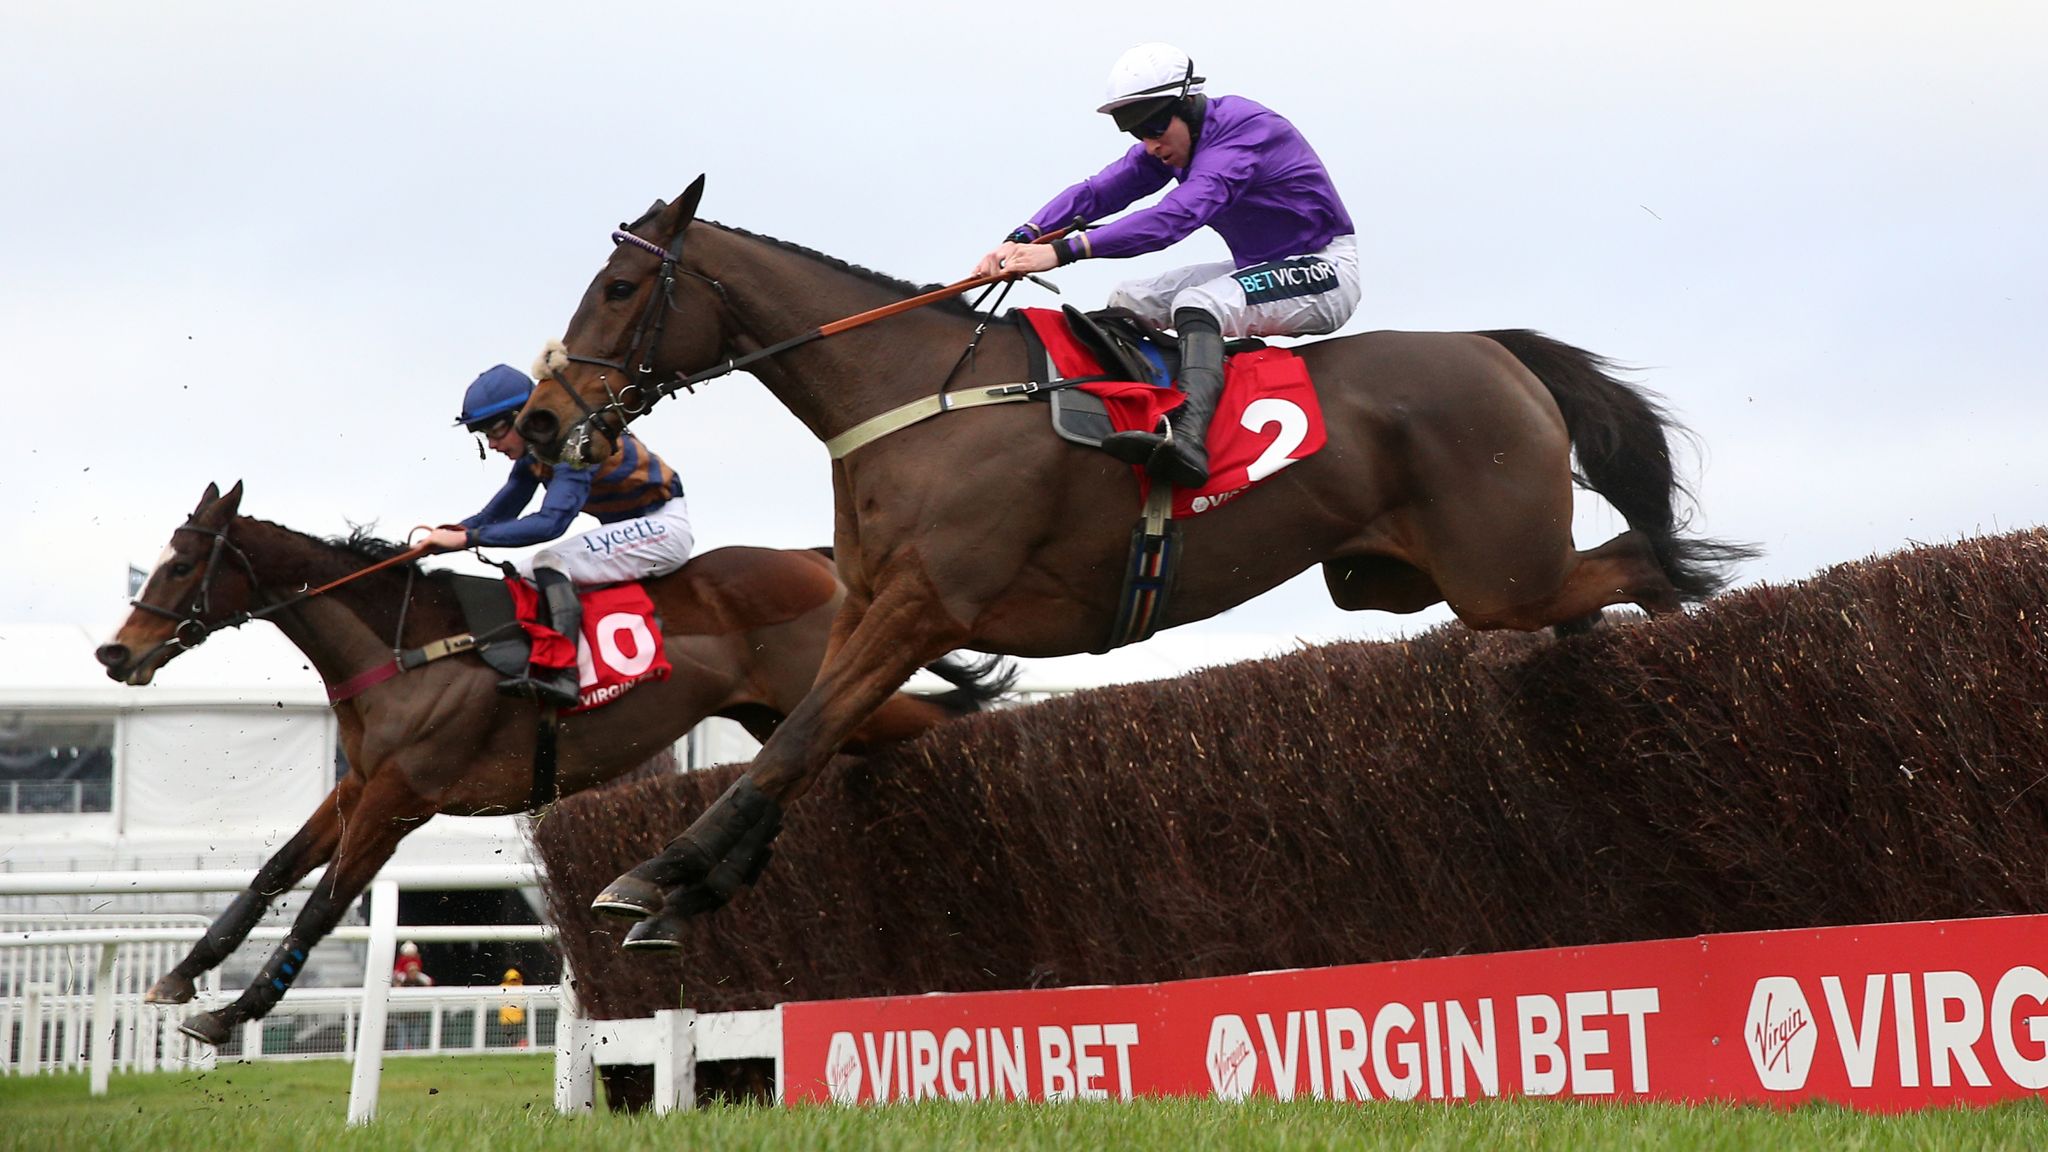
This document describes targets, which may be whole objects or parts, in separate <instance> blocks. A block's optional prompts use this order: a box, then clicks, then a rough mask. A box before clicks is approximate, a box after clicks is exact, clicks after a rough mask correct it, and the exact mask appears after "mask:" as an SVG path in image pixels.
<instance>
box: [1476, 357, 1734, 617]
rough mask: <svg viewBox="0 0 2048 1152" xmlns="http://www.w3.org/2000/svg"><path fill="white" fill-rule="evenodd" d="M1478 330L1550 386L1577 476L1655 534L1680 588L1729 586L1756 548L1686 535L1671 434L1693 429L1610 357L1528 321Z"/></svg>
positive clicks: (1704, 590)
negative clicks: (1623, 375) (1621, 374)
mask: <svg viewBox="0 0 2048 1152" xmlns="http://www.w3.org/2000/svg"><path fill="white" fill-rule="evenodd" d="M1479 335H1481V336H1485V337H1487V338H1489V339H1491V340H1493V341H1494V342H1495V343H1497V344H1499V345H1500V346H1501V347H1503V348H1506V349H1507V350H1508V351H1509V352H1511V353H1513V354H1514V357H1515V359H1517V360H1520V361H1521V362H1522V365H1523V366H1524V367H1526V368H1528V369H1529V371H1530V372H1532V373H1534V374H1535V376H1536V378H1537V379H1538V380H1541V381H1543V386H1544V387H1545V388H1547V389H1549V390H1550V397H1551V399H1552V400H1554V401H1556V402H1557V407H1558V410H1559V411H1561V412H1562V413H1564V426H1565V430H1566V432H1567V433H1569V434H1570V436H1571V441H1572V450H1573V451H1574V452H1575V453H1577V454H1578V470H1577V471H1576V472H1574V473H1573V474H1572V478H1573V479H1575V480H1577V481H1578V482H1579V483H1580V484H1581V485H1583V486H1584V487H1587V488H1591V489H1592V490H1593V491H1595V492H1598V493H1599V494H1600V495H1601V496H1603V497H1605V498H1606V500H1607V502H1608V503H1609V504H1612V505H1614V509H1615V511H1617V512H1620V513H1621V515H1622V518H1623V519H1624V520H1627V521H1628V525H1629V527H1631V528H1633V529H1636V530H1637V531H1639V532H1641V533H1643V534H1644V535H1646V536H1648V537H1649V538H1650V546H1651V548H1652V549H1653V550H1654V552H1655V553H1656V556H1657V564H1658V566H1659V567H1661V568H1663V570H1664V576H1665V578H1666V579H1668V580H1670V581H1671V586H1672V587H1673V588H1676V589H1677V590H1678V593H1679V595H1681V596H1683V597H1685V598H1686V599H1688V600H1701V599H1705V598H1706V597H1708V596H1711V595H1713V594H1714V593H1715V592H1718V591H1720V590H1721V589H1722V588H1723V587H1725V586H1727V584H1728V581H1729V580H1730V579H1731V577H1732V573H1730V572H1729V568H1730V567H1731V566H1732V565H1734V564H1737V563H1740V562H1741V561H1744V560H1751V559H1754V558H1755V557H1756V556H1757V555H1758V551H1757V549H1755V548H1753V547H1750V546H1748V545H1746V544H1737V543H1731V542H1729V541H1724V540H1707V539H1701V538H1698V537H1688V536H1685V535H1683V534H1682V533H1683V531H1684V528H1685V521H1684V520H1682V519H1680V517H1679V515H1678V510H1677V504H1678V502H1679V501H1680V500H1681V499H1682V500H1684V501H1686V502H1687V503H1690V502H1691V500H1692V493H1691V492H1690V491H1688V490H1687V488H1686V486H1685V484H1684V483H1683V482H1682V481H1681V480H1679V478H1678V473H1677V470H1676V469H1675V468H1674V467H1673V466H1672V463H1671V446H1670V441H1669V438H1670V437H1671V436H1673V435H1678V436H1690V433H1688V432H1687V431H1686V430H1685V429H1684V428H1683V427H1682V426H1681V425H1679V424H1678V422H1677V421H1675V420H1673V419H1672V418H1671V417H1670V415H1669V414H1667V413H1666V412H1665V411H1664V409H1663V408H1662V407H1660V406H1659V405H1658V404H1657V402H1656V401H1655V400H1653V399H1652V398H1651V397H1650V395H1649V394H1648V393H1647V392H1645V391H1644V390H1642V389H1640V388H1637V387H1636V386H1634V385H1632V384H1629V383H1628V382H1626V381H1624V380H1621V379H1619V378H1617V377H1616V376H1615V375H1614V372H1615V370H1616V365H1615V364H1614V362H1613V361H1611V360H1608V359H1607V358H1606V357H1603V356H1596V355H1594V354H1593V353H1591V352H1587V351H1585V350H1584V349H1582V348H1574V347H1572V346H1571V345H1569V344H1566V343H1564V342H1562V341H1559V340H1553V339H1551V338H1550V337H1548V336H1545V335H1543V334H1542V333H1540V332H1531V331H1529V330H1527V329H1525V328H1513V329H1507V330H1504V331H1498V332H1481V333H1479Z"/></svg>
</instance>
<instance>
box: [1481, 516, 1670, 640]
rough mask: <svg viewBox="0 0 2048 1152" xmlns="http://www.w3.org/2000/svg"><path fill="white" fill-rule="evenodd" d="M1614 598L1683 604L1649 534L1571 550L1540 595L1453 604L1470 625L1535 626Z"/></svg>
mask: <svg viewBox="0 0 2048 1152" xmlns="http://www.w3.org/2000/svg"><path fill="white" fill-rule="evenodd" d="M1612 604H1636V605H1639V606H1640V607H1641V608H1642V609H1643V610H1644V611H1646V612H1648V613H1650V614H1651V615H1653V616H1654V615H1659V614H1662V613H1665V612H1676V611H1678V610H1679V609H1680V608H1681V607H1682V606H1683V601H1682V600H1681V599H1680V598H1679V595H1678V590H1677V589H1676V588H1673V587H1672V586H1671V581H1670V580H1669V579H1668V578H1666V576H1665V575H1664V569H1663V568H1662V567H1661V566H1660V565H1659V564H1658V563H1657V555H1656V553H1655V551H1653V550H1652V548H1651V546H1650V538H1649V537H1648V536H1646V535H1644V534H1643V533H1641V532H1636V531H1628V532H1623V533H1622V534H1621V535H1619V536H1616V537H1615V538H1614V539H1612V540H1609V541H1608V542H1607V543H1605V544H1602V545H1600V546H1599V547H1598V548H1594V549H1591V550H1589V551H1585V552H1578V553H1574V554H1573V555H1572V558H1571V561H1570V564H1569V566H1568V567H1567V568H1566V570H1565V574H1564V579H1563V580H1562V581H1561V582H1560V583H1559V584H1558V586H1557V588H1556V590H1555V591H1553V592H1552V593H1551V594H1550V595H1548V596H1546V597H1544V598H1542V599H1540V600H1532V601H1526V602H1523V603H1520V604H1516V605H1513V606H1511V607H1505V608H1490V609H1474V608H1472V607H1471V606H1470V605H1466V606H1462V607H1461V606H1460V604H1459V602H1458V601H1457V600H1455V599H1453V600H1452V601H1451V608H1452V610H1453V611H1455V612H1457V613H1458V618H1459V619H1460V620H1463V621H1464V622H1465V623H1466V624H1467V625H1468V626H1470V627H1473V628H1515V629H1520V630H1522V631H1525V632H1534V631H1536V630H1537V629H1539V628H1545V627H1549V626H1550V625H1553V624H1564V625H1567V626H1570V625H1573V624H1577V623H1579V622H1582V621H1588V620H1590V619H1591V618H1593V617H1594V616H1595V614H1596V613H1598V612H1599V611H1600V610H1601V609H1602V608H1606V607H1607V606H1609V605H1612Z"/></svg>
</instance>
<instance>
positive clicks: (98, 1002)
mask: <svg viewBox="0 0 2048 1152" xmlns="http://www.w3.org/2000/svg"><path fill="white" fill-rule="evenodd" d="M323 873H324V869H323V870H319V871H316V872H314V873H313V874H312V875H310V876H308V877H307V878H306V879H304V880H302V881H300V883H299V885H298V886H299V887H301V888H305V887H310V886H312V885H314V884H317V883H318V882H319V881H320V878H321V876H322V874H323ZM537 879H538V873H537V871H536V869H534V868H533V867H532V866H531V865H499V866H482V867H476V866H455V867H440V868H432V867H394V868H388V869H386V870H385V871H383V872H381V873H379V874H378V876H377V878H376V879H375V880H374V881H372V882H371V884H370V924H369V926H368V928H367V929H365V928H362V927H360V926H354V925H351V926H344V927H339V928H336V929H335V932H334V935H336V936H342V937H344V938H347V937H349V936H355V935H356V934H358V933H361V934H362V935H361V938H363V939H366V940H367V941H368V942H369V947H368V949H367V951H368V956H367V957H366V959H365V960H364V968H363V984H362V990H361V993H360V1001H359V1002H360V1004H361V1009H360V1016H359V1017H358V1018H357V1020H356V1021H354V1028H353V1029H351V1032H352V1034H353V1035H357V1036H363V1037H372V1036H373V1037H377V1038H378V1042H377V1043H375V1044H368V1043H358V1044H356V1045H355V1053H354V1057H353V1058H354V1063H355V1070H354V1074H353V1076H352V1078H351V1080H350V1085H349V1108H348V1120H349V1123H350V1124H351V1125H355V1124H366V1123H368V1122H369V1121H370V1120H372V1119H374V1118H375V1117H376V1114H377V1085H378V1080H379V1077H380V1075H381V1074H382V1071H383V1067H384V1044H383V1038H384V1035H385V1022H386V1018H387V1016H388V1009H389V1002H390V996H391V992H392V989H391V967H392V962H393V961H394V960H395V959H396V958H397V952H398V893H399V891H400V889H402V888H407V887H411V888H429V889H458V888H518V887H527V886H531V885H533V884H534V883H535V882H536V881H537ZM252 880H253V877H252V876H251V875H249V874H247V873H241V872H232V873H230V872H208V871H168V870H167V871H161V872H57V873H7V874H0V896H8V895H16V896H78V895H95V894H112V893H135V892H237V891H241V890H243V889H245V888H247V887H249V885H250V883H251V882H252ZM283 931H284V930H282V929H275V928H272V929H256V930H254V931H251V932H250V934H249V935H250V936H251V937H252V938H256V939H262V938H276V937H280V936H282V935H283ZM202 932H203V929H196V930H195V929H193V928H86V929H70V930H62V931H57V932H33V931H30V932H15V933H9V934H7V935H5V936H0V948H39V947H46V946H49V945H57V946H63V947H76V946H92V945H97V946H98V948H99V950H100V954H99V963H98V966H97V968H96V971H95V973H94V978H93V982H92V1008H91V1011H90V1013H89V1015H88V1017H87V1023H86V1024H85V1025H84V1028H85V1032H84V1047H85V1049H86V1062H87V1064H88V1065H89V1067H90V1071H91V1074H92V1075H91V1085H92V1092H93V1094H94V1095H101V1094H104V1093H105V1092H106V1090H107V1080H108V1077H109V1075H110V1074H111V1073H112V1071H113V1057H114V1052H115V1049H116V1047H117V1043H118V1031H119V1030H117V1027H116V1020H117V1017H116V1013H115V988H116V982H115V980H114V971H115V967H116V962H117V960H118V958H119V953H120V949H121V946H122V944H123V943H126V942H130V941H133V942H137V943H150V942H161V941H163V940H165V939H168V938H170V936H169V935H167V934H176V936H177V938H180V939H184V940H196V939H198V938H199V936H200V934H201V933H202ZM415 932H417V936H416V937H415V938H417V939H427V940H433V939H482V940H490V939H551V938H552V930H551V929H548V928H545V927H541V926H535V925H525V926H512V927H507V926H490V925H479V926H474V927H461V926H455V927H450V928H441V927H433V928H432V930H431V931H428V930H427V929H426V928H419V929H408V935H409V936H412V935H414V933H415ZM450 933H454V934H457V935H450ZM138 934H139V935H138ZM307 991H312V990H311V989H308V990H307ZM532 991H537V989H536V990H532ZM46 995H49V993H48V992H46V991H45V990H43V989H40V988H31V989H30V990H29V995H28V996H25V997H24V1004H23V1013H24V1016H25V1017H26V1016H29V1015H41V1014H42V1009H43V999H44V997H45V996H46ZM31 997H33V998H34V1000H35V1003H34V1004H30V1003H28V1002H27V1001H28V1000H29V999H30V998H31ZM289 999H290V997H289V996H287V1000H289ZM529 1015H531V1013H529ZM147 1018H148V1017H147V1016H138V1017H137V1020H138V1027H146V1026H144V1025H141V1024H140V1023H139V1021H140V1020H143V1019H147ZM67 1019H68V1018H67ZM24 1024H26V1020H24ZM66 1031H68V1032H69V1034H70V1035H71V1036H73V1037H74V1040H73V1041H72V1043H73V1044H74V1045H75V1044H76V1043H77V1040H76V1039H75V1038H76V1037H77V1036H78V1035H79V1025H78V1024H76V1023H71V1024H70V1025H69V1027H68V1029H66ZM160 1034H161V1030H159V1035H160ZM247 1035H248V1034H247V1033H246V1032H245V1034H244V1040H245V1042H246V1039H247ZM23 1036H24V1040H23V1048H24V1050H27V1049H29V1048H31V1047H33V1048H34V1049H35V1050H36V1055H37V1062H38V1064H40V1056H41V1052H42V1050H43V1047H44V1044H45V1037H44V1034H43V1032H42V1030H41V1027H40V1022H38V1027H37V1029H36V1030H34V1031H29V1030H27V1029H26V1028H24V1030H23ZM255 1039H256V1047H257V1048H259V1049H260V1048H261V1047H262V1043H263V1039H262V1033H261V1032H260V1031H258V1032H257V1033H256V1037H255ZM145 1047H151V1046H146V1045H144V1044H143V1043H142V1042H141V1039H140V1038H139V1037H138V1039H137V1041H136V1043H135V1044H134V1045H133V1046H132V1048H133V1050H135V1051H137V1052H138V1053H140V1052H141V1051H142V1050H143V1049H144V1048H145ZM60 1051H61V1049H60Z"/></svg>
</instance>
